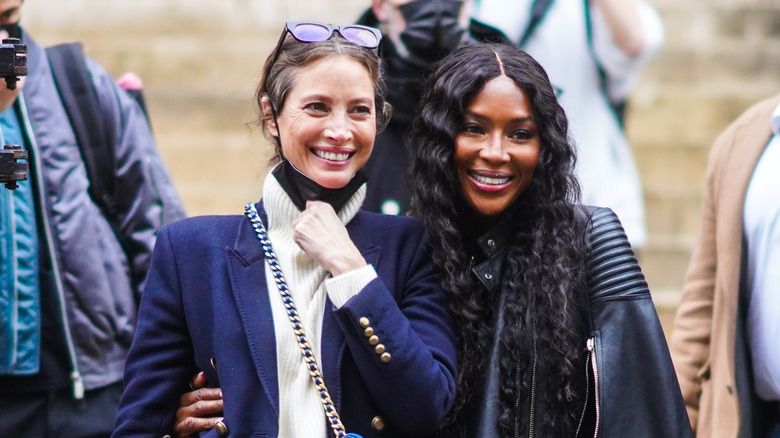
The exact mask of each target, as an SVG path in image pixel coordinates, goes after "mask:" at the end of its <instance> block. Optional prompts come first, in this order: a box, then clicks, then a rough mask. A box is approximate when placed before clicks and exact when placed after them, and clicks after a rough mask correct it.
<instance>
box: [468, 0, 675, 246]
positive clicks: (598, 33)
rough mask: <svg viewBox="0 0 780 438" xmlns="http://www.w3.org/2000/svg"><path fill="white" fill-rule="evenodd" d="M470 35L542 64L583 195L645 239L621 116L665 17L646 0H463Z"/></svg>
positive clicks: (638, 240) (634, 238) (636, 241)
mask: <svg viewBox="0 0 780 438" xmlns="http://www.w3.org/2000/svg"><path fill="white" fill-rule="evenodd" d="M466 7H467V8H470V9H471V11H470V15H471V17H472V22H471V26H470V34H471V38H473V39H476V40H479V41H496V42H509V43H511V44H514V45H516V46H518V47H520V48H522V49H523V50H525V51H526V52H528V54H530V55H531V56H533V57H534V58H535V59H536V60H537V61H539V63H540V64H541V65H542V66H543V67H544V69H545V70H546V71H547V74H548V75H549V77H550V81H551V82H552V84H553V86H554V87H555V89H556V91H557V93H558V98H559V100H560V102H561V105H562V106H563V108H564V110H565V111H566V116H567V117H568V119H569V123H570V127H571V133H570V135H571V137H572V139H573V140H574V143H575V146H576V148H577V168H576V172H577V176H578V178H579V180H580V184H581V185H582V200H583V202H584V203H586V204H589V205H598V206H602V207H609V208H611V209H612V210H614V211H615V213H617V215H618V216H619V217H620V221H621V222H622V223H623V226H624V227H625V230H626V233H627V234H628V239H629V241H630V242H631V244H632V246H633V247H634V248H635V249H638V248H640V247H642V246H643V245H644V244H645V242H646V230H645V215H644V200H643V196H642V188H641V184H640V180H639V174H638V172H637V169H636V165H635V163H634V159H633V156H632V153H631V150H630V147H629V144H628V142H627V139H626V135H625V130H624V126H623V123H622V120H623V118H624V114H623V113H624V111H625V108H624V107H625V101H626V98H627V97H628V95H629V93H630V91H631V89H632V86H633V85H634V84H635V82H636V80H637V78H638V74H639V72H640V70H641V69H642V67H643V66H645V65H646V64H647V62H648V61H649V60H650V59H651V58H652V57H653V56H654V54H655V53H656V52H657V51H658V49H659V47H660V46H661V44H662V43H663V23H662V22H661V19H660V17H659V15H658V13H657V12H656V11H655V10H654V9H653V8H652V7H651V6H650V5H649V4H648V3H646V2H645V1H643V0H585V1H575V0H467V5H466Z"/></svg>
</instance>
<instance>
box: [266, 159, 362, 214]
mask: <svg viewBox="0 0 780 438" xmlns="http://www.w3.org/2000/svg"><path fill="white" fill-rule="evenodd" d="M273 175H274V177H275V178H276V180H277V181H279V185H281V186H282V189H284V191H285V193H287V196H289V197H290V199H292V201H293V204H295V206H296V207H298V210H301V211H303V210H306V201H322V202H327V203H328V204H330V205H331V206H332V207H333V210H335V211H336V213H338V212H339V211H340V210H341V209H342V208H343V207H344V205H345V204H346V203H347V201H348V200H349V198H351V197H352V195H354V194H355V192H356V191H357V190H358V189H359V188H360V186H362V185H363V184H364V183H365V182H366V181H368V176H367V175H366V172H365V171H364V170H363V169H360V170H359V171H358V172H357V173H356V174H355V176H354V177H352V180H351V181H350V182H349V183H347V185H346V186H344V187H342V188H340V189H326V188H325V187H322V186H321V185H319V184H317V183H316V182H314V181H313V180H312V179H311V178H309V177H308V176H306V175H304V174H302V173H301V172H300V171H299V170H298V169H296V168H295V167H293V165H292V164H290V162H289V161H287V160H284V161H282V163H281V164H280V165H278V166H276V168H275V169H274V170H273Z"/></svg>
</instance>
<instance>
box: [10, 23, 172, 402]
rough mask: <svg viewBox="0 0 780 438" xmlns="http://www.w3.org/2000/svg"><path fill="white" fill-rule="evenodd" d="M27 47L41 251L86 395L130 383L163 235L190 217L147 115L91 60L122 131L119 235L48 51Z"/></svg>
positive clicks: (29, 138)
mask: <svg viewBox="0 0 780 438" xmlns="http://www.w3.org/2000/svg"><path fill="white" fill-rule="evenodd" d="M22 39H23V42H24V43H25V44H27V46H28V54H27V59H28V70H29V74H28V77H27V80H26V83H25V85H24V89H23V91H22V93H21V95H20V97H19V102H18V104H19V105H20V108H21V117H20V119H21V124H22V130H23V131H24V135H25V137H26V138H25V140H26V144H27V146H28V148H29V150H30V160H29V161H30V167H31V168H32V169H34V171H32V172H31V173H30V177H31V184H32V185H33V187H35V192H34V193H35V196H36V206H37V208H38V212H37V217H38V224H39V226H40V227H41V229H40V230H39V235H40V236H41V239H42V240H41V242H40V246H39V250H40V251H41V252H45V254H43V255H44V256H45V257H47V258H49V259H50V260H51V264H52V268H53V277H54V288H55V289H56V290H55V294H56V296H57V297H58V301H59V308H60V311H61V315H62V317H63V318H64V320H65V324H64V327H63V330H64V333H65V336H66V342H67V350H68V355H69V359H70V362H71V363H70V366H71V368H72V369H71V376H72V379H73V384H74V393H75V394H76V395H77V397H78V396H79V394H80V393H82V392H83V390H84V389H92V388H97V387H101V386H105V385H108V384H111V383H114V382H117V381H120V380H121V379H122V374H123V368H124V361H125V356H126V355H127V351H128V349H129V347H130V342H131V340H132V337H133V332H134V329H135V319H136V311H137V304H138V301H139V298H140V290H141V286H142V283H143V281H144V278H145V276H146V272H147V270H148V267H149V259H150V256H151V252H152V248H153V246H154V240H155V238H156V236H157V231H158V230H159V229H160V227H162V226H163V225H164V224H166V223H169V222H172V221H174V220H177V219H180V218H182V217H184V211H183V208H182V204H181V201H180V200H179V198H178V196H177V195H176V193H175V191H174V189H173V186H172V185H171V182H170V178H169V175H168V172H167V170H166V169H165V167H164V165H163V163H162V160H161V158H160V155H159V153H158V151H157V148H156V146H155V143H154V139H153V137H152V134H151V131H150V128H149V125H148V123H147V122H146V119H145V117H144V114H143V112H142V111H141V109H140V107H139V106H138V105H137V104H136V102H135V101H134V100H133V99H132V98H131V97H130V96H129V95H127V94H126V93H125V92H124V91H122V90H121V89H120V88H119V87H118V86H117V85H116V84H115V82H114V80H113V78H112V77H111V76H110V75H109V74H108V73H107V72H106V71H105V70H104V69H103V68H102V67H100V66H99V65H98V64H97V63H96V62H94V61H93V60H88V63H87V64H88V65H87V67H88V69H89V71H90V73H91V75H92V77H93V80H94V82H95V88H96V89H97V93H98V96H99V99H100V104H101V108H102V111H103V113H104V116H103V117H104V119H105V120H107V121H108V122H109V123H113V124H114V127H115V129H113V132H114V133H115V138H114V139H113V141H114V145H115V157H116V163H115V165H116V168H115V174H116V178H117V184H116V186H117V192H118V193H117V199H118V200H119V206H118V207H119V211H120V223H119V226H118V232H117V233H115V232H114V230H113V229H112V227H111V225H110V224H109V223H108V221H107V220H106V218H105V217H104V216H103V214H102V212H101V210H100V209H99V207H98V206H97V205H96V204H95V203H94V202H92V199H91V198H90V196H89V194H88V193H87V187H88V185H89V183H88V179H87V173H86V170H85V167H84V163H83V161H82V159H81V154H80V152H79V147H78V145H77V143H76V138H75V134H74V132H73V130H72V128H71V127H70V123H69V121H68V117H67V115H66V113H65V109H64V108H63V106H62V103H61V101H60V97H59V95H58V93H57V90H56V88H55V85H54V82H53V79H52V75H51V70H50V67H49V63H48V60H47V59H46V55H45V51H44V50H43V48H42V47H40V46H38V45H37V44H36V43H35V42H34V41H33V40H32V39H31V38H30V37H29V35H27V34H26V33H25V34H23V38H22ZM120 242H121V243H120ZM123 246H124V249H123ZM0 317H2V318H8V317H10V315H0ZM16 327H17V328H18V329H21V330H23V329H24V327H29V325H28V324H23V323H20V324H17V325H16ZM33 327H34V325H33ZM7 353H8V352H4V351H0V354H7Z"/></svg>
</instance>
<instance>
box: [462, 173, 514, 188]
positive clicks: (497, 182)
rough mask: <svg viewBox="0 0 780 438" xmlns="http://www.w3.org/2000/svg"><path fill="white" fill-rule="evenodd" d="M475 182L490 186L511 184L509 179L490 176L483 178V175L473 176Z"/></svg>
mask: <svg viewBox="0 0 780 438" xmlns="http://www.w3.org/2000/svg"><path fill="white" fill-rule="evenodd" d="M471 176H472V177H473V178H474V179H475V180H477V181H478V182H480V183H482V184H489V185H496V186H497V185H500V184H506V183H507V182H509V177H504V178H490V177H488V176H482V175H476V174H473V175H471Z"/></svg>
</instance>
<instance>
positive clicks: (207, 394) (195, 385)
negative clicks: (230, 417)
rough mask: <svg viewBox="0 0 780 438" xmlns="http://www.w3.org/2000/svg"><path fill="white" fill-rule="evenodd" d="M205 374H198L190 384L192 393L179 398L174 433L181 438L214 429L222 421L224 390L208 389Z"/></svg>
mask: <svg viewBox="0 0 780 438" xmlns="http://www.w3.org/2000/svg"><path fill="white" fill-rule="evenodd" d="M207 383H208V380H206V376H205V374H203V372H200V373H198V374H197V375H196V376H195V377H194V378H193V379H192V382H190V387H191V388H192V391H191V392H187V393H184V394H182V396H181V397H179V409H177V410H176V423H175V424H174V425H173V431H174V433H176V436H177V437H179V438H186V437H188V436H190V435H191V434H194V433H198V432H204V431H207V430H211V429H213V428H214V427H215V426H216V425H217V422H219V421H222V416H221V415H222V409H223V408H222V390H221V389H219V388H206V384H207Z"/></svg>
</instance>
